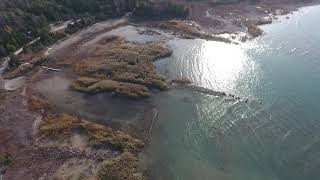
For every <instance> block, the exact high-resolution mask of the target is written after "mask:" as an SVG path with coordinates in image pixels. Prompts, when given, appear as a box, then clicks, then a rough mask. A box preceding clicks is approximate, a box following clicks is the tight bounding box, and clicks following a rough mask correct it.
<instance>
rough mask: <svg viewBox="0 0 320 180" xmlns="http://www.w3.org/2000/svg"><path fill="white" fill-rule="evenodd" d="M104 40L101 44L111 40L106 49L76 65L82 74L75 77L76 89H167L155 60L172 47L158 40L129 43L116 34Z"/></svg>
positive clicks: (141, 92)
mask: <svg viewBox="0 0 320 180" xmlns="http://www.w3.org/2000/svg"><path fill="white" fill-rule="evenodd" d="M101 41H102V42H100V44H108V48H107V49H104V50H103V51H102V50H101V49H103V48H100V49H98V50H96V51H95V52H93V55H92V54H91V55H90V54H89V55H88V57H87V59H86V61H82V62H81V63H77V64H75V65H74V66H73V70H74V72H75V73H76V74H77V75H78V76H81V77H82V78H78V79H77V80H76V81H74V83H73V88H74V89H75V90H79V91H83V92H93V93H97V92H101V91H109V92H114V93H116V94H118V95H124V96H129V97H148V96H149V90H148V89H147V88H157V89H160V90H164V89H167V87H168V85H167V82H166V79H165V78H164V77H163V76H161V75H160V74H159V73H158V72H157V70H156V67H155V66H154V64H153V61H155V60H156V59H159V58H162V57H166V56H170V55H171V54H172V51H171V50H170V49H168V48H166V47H164V46H162V45H161V44H159V43H150V44H128V43H125V42H124V41H120V40H119V38H117V37H110V38H107V39H103V40H101ZM83 77H84V78H83Z"/></svg>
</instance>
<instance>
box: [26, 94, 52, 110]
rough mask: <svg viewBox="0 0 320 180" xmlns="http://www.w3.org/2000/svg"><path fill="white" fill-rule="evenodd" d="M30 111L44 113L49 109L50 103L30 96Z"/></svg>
mask: <svg viewBox="0 0 320 180" xmlns="http://www.w3.org/2000/svg"><path fill="white" fill-rule="evenodd" d="M28 109H29V110H30V111H33V112H38V113H43V112H45V111H46V110H48V109H49V103H48V102H47V101H45V100H43V99H40V98H37V97H36V96H30V97H29V98H28Z"/></svg>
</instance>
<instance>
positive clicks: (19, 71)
mask: <svg viewBox="0 0 320 180" xmlns="http://www.w3.org/2000/svg"><path fill="white" fill-rule="evenodd" d="M40 54H41V55H40ZM37 55H39V56H34V57H33V58H32V59H30V60H27V61H26V62H25V63H23V64H21V65H19V66H18V67H17V68H16V69H14V70H13V71H9V72H8V73H6V74H5V75H4V78H7V79H11V78H16V77H19V76H23V75H25V74H26V73H28V72H30V71H31V70H32V69H33V68H35V67H37V66H38V65H40V64H41V63H43V62H44V61H46V60H47V58H46V57H45V56H44V55H43V54H42V53H38V54H37Z"/></svg>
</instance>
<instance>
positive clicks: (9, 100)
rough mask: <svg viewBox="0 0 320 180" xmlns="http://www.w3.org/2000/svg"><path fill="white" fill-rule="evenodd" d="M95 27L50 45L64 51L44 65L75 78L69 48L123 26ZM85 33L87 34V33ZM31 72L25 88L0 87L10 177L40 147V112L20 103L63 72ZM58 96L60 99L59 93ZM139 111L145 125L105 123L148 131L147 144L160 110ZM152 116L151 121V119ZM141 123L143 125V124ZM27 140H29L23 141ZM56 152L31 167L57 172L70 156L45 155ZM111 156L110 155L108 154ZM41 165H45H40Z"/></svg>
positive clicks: (98, 97)
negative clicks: (41, 83) (40, 84)
mask: <svg viewBox="0 0 320 180" xmlns="http://www.w3.org/2000/svg"><path fill="white" fill-rule="evenodd" d="M102 24H103V22H102ZM95 25H96V24H95ZM95 25H93V26H95ZM93 26H90V27H88V28H86V29H83V30H81V31H79V32H77V33H75V34H73V35H71V36H70V37H68V38H67V39H64V40H61V41H59V42H58V43H56V44H54V45H53V46H51V47H55V48H57V47H58V48H57V49H50V51H49V53H48V55H49V56H50V55H51V53H53V54H54V53H57V52H58V51H61V52H60V53H61V54H59V53H58V54H57V55H56V56H55V57H54V58H52V57H51V58H49V59H48V60H47V61H45V62H43V63H41V65H42V64H44V66H45V67H50V68H56V69H59V70H61V71H62V72H63V73H66V77H67V78H74V77H75V75H74V74H73V73H72V72H71V71H70V70H67V68H66V67H67V66H69V65H72V64H73V63H74V62H75V61H72V60H70V58H72V55H70V54H71V53H70V51H71V50H72V52H73V51H80V50H79V49H80V48H81V46H82V45H84V44H86V43H88V42H90V41H93V40H94V39H95V38H98V37H99V36H100V35H103V34H105V33H107V32H109V31H111V30H113V29H114V28H115V29H116V28H118V27H121V26H123V25H120V26H114V27H112V28H108V29H107V30H106V29H105V28H103V29H102V30H101V31H99V30H97V29H99V25H96V27H97V29H96V30H97V31H98V33H97V32H96V33H93V34H90V28H93ZM138 27H143V26H142V25H140V26H138ZM93 29H94V28H93ZM85 31H87V33H88V34H89V35H88V34H85ZM170 31H174V30H170ZM82 33H84V35H83V34H82ZM86 35H87V36H86ZM77 36H80V37H78V38H79V39H77ZM200 36H201V35H200ZM72 38H75V42H72ZM81 38H83V39H81ZM188 38H190V37H188ZM191 38H192V37H191ZM102 39H103V38H102ZM68 40H69V41H71V43H70V44H69V46H70V47H72V48H71V49H68V48H65V47H67V46H68V45H65V46H64V45H63V44H64V43H67V44H68V42H66V41H68ZM78 40H79V42H78ZM78 43H79V44H78ZM104 45H105V44H102V45H101V46H102V47H103V48H105V47H104ZM133 45H136V44H133ZM99 46H100V45H99ZM59 47H60V48H59ZM126 48H127V47H126ZM84 50H86V51H89V52H91V53H92V52H94V51H90V48H84ZM103 55H105V54H103ZM75 57H76V58H81V57H86V58H88V57H89V55H88V54H85V53H80V54H79V55H77V56H75ZM61 58H65V60H66V61H63V60H61ZM53 59H55V60H53ZM76 60H78V59H76ZM30 71H31V72H27V74H26V76H27V80H26V83H25V85H24V86H23V87H24V88H20V89H17V90H15V91H10V92H7V91H3V90H1V92H0V93H3V95H4V96H5V97H4V100H3V99H0V101H2V102H4V103H3V104H1V106H0V112H3V113H4V117H3V118H2V119H1V121H4V122H5V123H4V127H5V129H4V130H3V129H0V134H1V133H2V134H4V135H5V136H8V137H9V138H8V139H9V140H7V141H8V142H6V143H5V145H4V147H2V148H0V153H1V152H4V151H6V150H5V149H6V148H7V149H9V151H12V152H11V153H12V154H13V155H12V156H13V158H12V159H13V165H12V166H13V167H11V165H9V166H8V168H7V171H8V174H7V173H6V174H4V176H5V177H10V175H11V177H23V176H24V175H23V174H19V173H20V172H19V173H18V174H16V175H15V174H14V173H15V172H16V171H19V170H23V169H26V167H29V166H28V165H30V164H28V162H27V161H30V158H32V157H33V158H36V157H37V154H36V153H37V152H38V150H39V149H33V146H34V144H37V143H36V139H37V135H35V134H33V133H34V127H37V126H36V125H37V123H39V122H37V121H36V119H37V117H38V116H39V114H37V113H33V112H32V111H29V110H28V109H26V108H27V106H28V103H21V102H28V101H29V98H30V97H31V95H32V96H36V97H43V94H41V95H38V94H37V93H38V92H29V91H30V90H32V89H33V88H35V85H36V83H35V82H38V81H40V80H41V79H42V78H43V79H50V78H48V77H50V76H51V75H50V73H53V74H59V73H60V72H51V70H44V69H42V68H41V67H40V66H35V67H34V68H32V69H31V70H30ZM48 74H49V75H48ZM43 79H42V80H43ZM52 82H53V81H49V83H52ZM30 86H32V87H31V88H30ZM176 87H178V88H186V89H189V90H193V91H196V92H200V93H206V94H211V95H217V96H222V97H224V96H227V97H231V98H232V97H233V98H234V99H237V98H238V97H234V96H233V95H227V94H226V93H224V92H218V91H214V90H208V89H204V88H201V87H197V86H192V85H183V86H181V85H178V86H176ZM172 88H175V86H172ZM62 89H63V88H62ZM33 90H34V89H33ZM45 90H48V89H45ZM63 90H65V89H63ZM157 91H158V90H156V92H151V96H152V95H153V93H158V92H157ZM34 93H35V94H34ZM0 95H1V96H2V94H0ZM53 95H55V94H53ZM29 96H30V97H29ZM88 97H93V96H90V95H89V96H88ZM56 98H57V99H58V97H57V96H56ZM76 98H77V97H76ZM101 98H105V97H104V96H97V99H101ZM112 98H118V97H114V96H112ZM44 99H45V98H44ZM124 99H125V98H124ZM85 100H86V99H85ZM127 100H128V99H127ZM68 101H72V98H71V100H68ZM68 101H63V103H70V102H68ZM93 101H96V99H94V98H93ZM120 101H121V100H120ZM129 101H135V100H128V101H125V102H122V104H121V103H119V107H122V105H123V104H125V103H126V102H129ZM96 102H97V101H96ZM114 102H116V101H114ZM41 103H45V102H40V103H39V102H38V103H36V104H38V105H39V106H40V109H37V110H40V114H41V113H43V111H46V108H47V107H46V106H45V105H43V104H41ZM49 104H50V105H53V106H56V105H55V104H54V103H49ZM17 105H19V106H17ZM71 105H72V103H71ZM150 105H152V103H151V102H148V100H146V104H144V105H142V106H144V107H145V108H146V106H150ZM127 107H129V106H127ZM7 109H12V112H7V111H8V110H7ZM123 109H124V108H123ZM113 110H115V109H113ZM154 110H155V111H156V112H155V113H154ZM78 111H79V109H78ZM101 111H103V110H101ZM109 111H110V110H109ZM111 111H112V110H111ZM49 112H50V111H49ZM93 112H95V111H93ZM38 113H39V112H38ZM50 113H52V114H56V113H57V114H56V116H58V117H60V116H63V115H61V114H63V113H67V112H65V109H63V108H62V110H59V111H58V110H54V111H53V112H50ZM120 113H126V112H125V111H122V112H120ZM139 113H145V114H144V115H143V116H145V117H144V118H145V119H144V120H142V121H140V123H142V124H139V123H137V122H130V123H131V124H130V123H127V122H125V123H123V122H121V123H123V124H124V125H121V123H115V124H113V125H110V124H107V123H106V124H107V127H108V126H109V125H110V126H111V127H112V126H113V127H116V128H114V129H120V130H123V129H126V128H128V129H129V130H128V129H126V130H127V131H126V130H124V132H125V133H128V134H129V135H132V134H135V133H134V131H136V132H138V131H139V132H140V131H143V132H142V133H146V134H147V136H149V137H147V138H146V139H144V138H141V139H144V142H145V143H146V144H147V143H148V139H149V138H150V134H151V131H152V127H153V124H154V123H155V122H156V121H157V110H156V109H155V107H152V106H151V107H147V108H146V109H143V108H142V110H141V112H139ZM139 113H138V114H139ZM148 113H149V114H148ZM140 115H141V114H140ZM76 117H77V118H78V119H80V120H81V122H82V121H83V118H84V116H81V115H79V114H77V115H76ZM137 117H138V116H137ZM140 117H141V116H140ZM12 118H16V120H15V121H14V123H16V124H17V125H18V126H14V125H16V124H14V125H12V124H10V123H8V121H9V120H10V119H12ZM42 118H49V117H47V115H46V114H45V115H43V117H42ZM69 118H70V117H69ZM69 118H67V119H69ZM71 119H72V118H71ZM151 119H152V121H151ZM19 120H20V121H22V122H19ZM38 120H39V119H38ZM150 121H151V124H150ZM72 122H73V121H72ZM83 122H85V121H83ZM83 122H82V123H83ZM90 122H91V123H92V122H94V123H98V124H100V123H101V121H98V120H97V119H94V118H93V119H90ZM30 123H31V125H30ZM134 123H135V125H133V127H131V126H132V124H134ZM106 124H105V123H103V125H104V126H106ZM111 124H112V123H111ZM100 125H101V124H100ZM140 125H141V126H142V127H140ZM139 127H140V128H139ZM13 128H17V129H16V130H12V129H13ZM130 128H132V129H131V130H130ZM7 129H8V131H9V133H8V132H7ZM22 129H25V130H23V133H25V134H23V133H22V134H21V133H20V134H19V130H22ZM13 132H14V133H17V134H18V135H13V134H14V133H13ZM22 135H26V138H24V137H23V136H22ZM134 137H137V135H136V134H135V135H134ZM10 138H13V139H10ZM20 138H21V139H20ZM73 138H74V137H73ZM75 138H76V139H77V138H78V137H75ZM81 138H83V137H81ZM24 141H26V142H27V143H26V142H24ZM24 143H25V144H24ZM76 145H77V146H76V148H78V145H79V144H76ZM80 145H81V146H82V145H83V144H81V143H80ZM146 146H147V145H146ZM19 148H22V149H23V151H22V152H21V151H19V150H18V149H19ZM3 149H4V150H3ZM108 150H110V149H107V150H106V151H108ZM53 151H54V150H52V149H49V150H48V151H45V152H44V157H43V159H42V158H36V160H35V161H36V162H38V163H40V165H39V166H37V167H32V168H39V169H40V170H43V171H44V172H46V173H48V174H47V175H46V176H49V175H53V174H55V172H53V171H54V170H53V169H50V168H52V167H54V168H57V169H58V168H59V167H61V166H62V165H63V164H64V163H65V162H66V161H67V159H68V158H65V156H61V157H62V158H55V157H52V156H50V157H46V155H47V154H50V153H52V152H53ZM58 151H59V150H58ZM116 151H117V150H116ZM140 151H141V150H140ZM24 152H27V153H26V154H20V153H24ZM59 153H60V152H58V154H59ZM70 153H71V154H72V153H75V151H73V150H71V151H67V152H66V154H67V155H66V156H67V157H68V155H70ZM118 153H119V152H118ZM52 154H54V153H52ZM75 154H76V155H75V156H72V157H80V156H82V155H79V156H78V155H77V153H75ZM80 154H81V153H80ZM28 155H31V156H30V158H27V157H26V156H28ZM53 156H54V155H53ZM17 157H19V158H20V160H22V162H24V164H23V165H26V167H22V166H23V165H17V164H15V162H14V161H15V160H16V159H19V158H17ZM108 157H111V156H108ZM63 158H65V159H63ZM88 159H89V160H90V158H88ZM48 160H50V161H53V164H50V163H47V162H46V161H48ZM68 160H69V159H68ZM115 161H117V160H115ZM82 162H83V161H82ZM17 163H19V162H17ZM69 163H70V162H69ZM75 164H77V163H75ZM91 164H94V163H92V162H91ZM41 165H42V166H43V167H40V166H41ZM66 169H67V168H66ZM40 170H35V169H32V170H31V171H33V172H32V173H33V175H34V176H39V177H43V174H42V176H41V175H40V172H39V171H40ZM64 171H65V169H64ZM1 174H2V173H1ZM19 175H20V176H19ZM46 176H44V177H46ZM28 177H30V176H28Z"/></svg>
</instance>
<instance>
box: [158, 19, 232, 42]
mask: <svg viewBox="0 0 320 180" xmlns="http://www.w3.org/2000/svg"><path fill="white" fill-rule="evenodd" d="M159 27H160V28H162V29H167V30H170V31H173V32H175V33H180V37H181V38H185V39H194V38H200V39H205V40H212V41H221V42H226V43H231V41H230V40H229V39H226V38H223V37H219V36H214V35H212V34H209V33H206V32H204V31H202V30H201V27H200V26H199V25H197V24H195V23H194V22H189V21H181V20H170V21H165V22H163V23H161V24H159Z"/></svg>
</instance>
